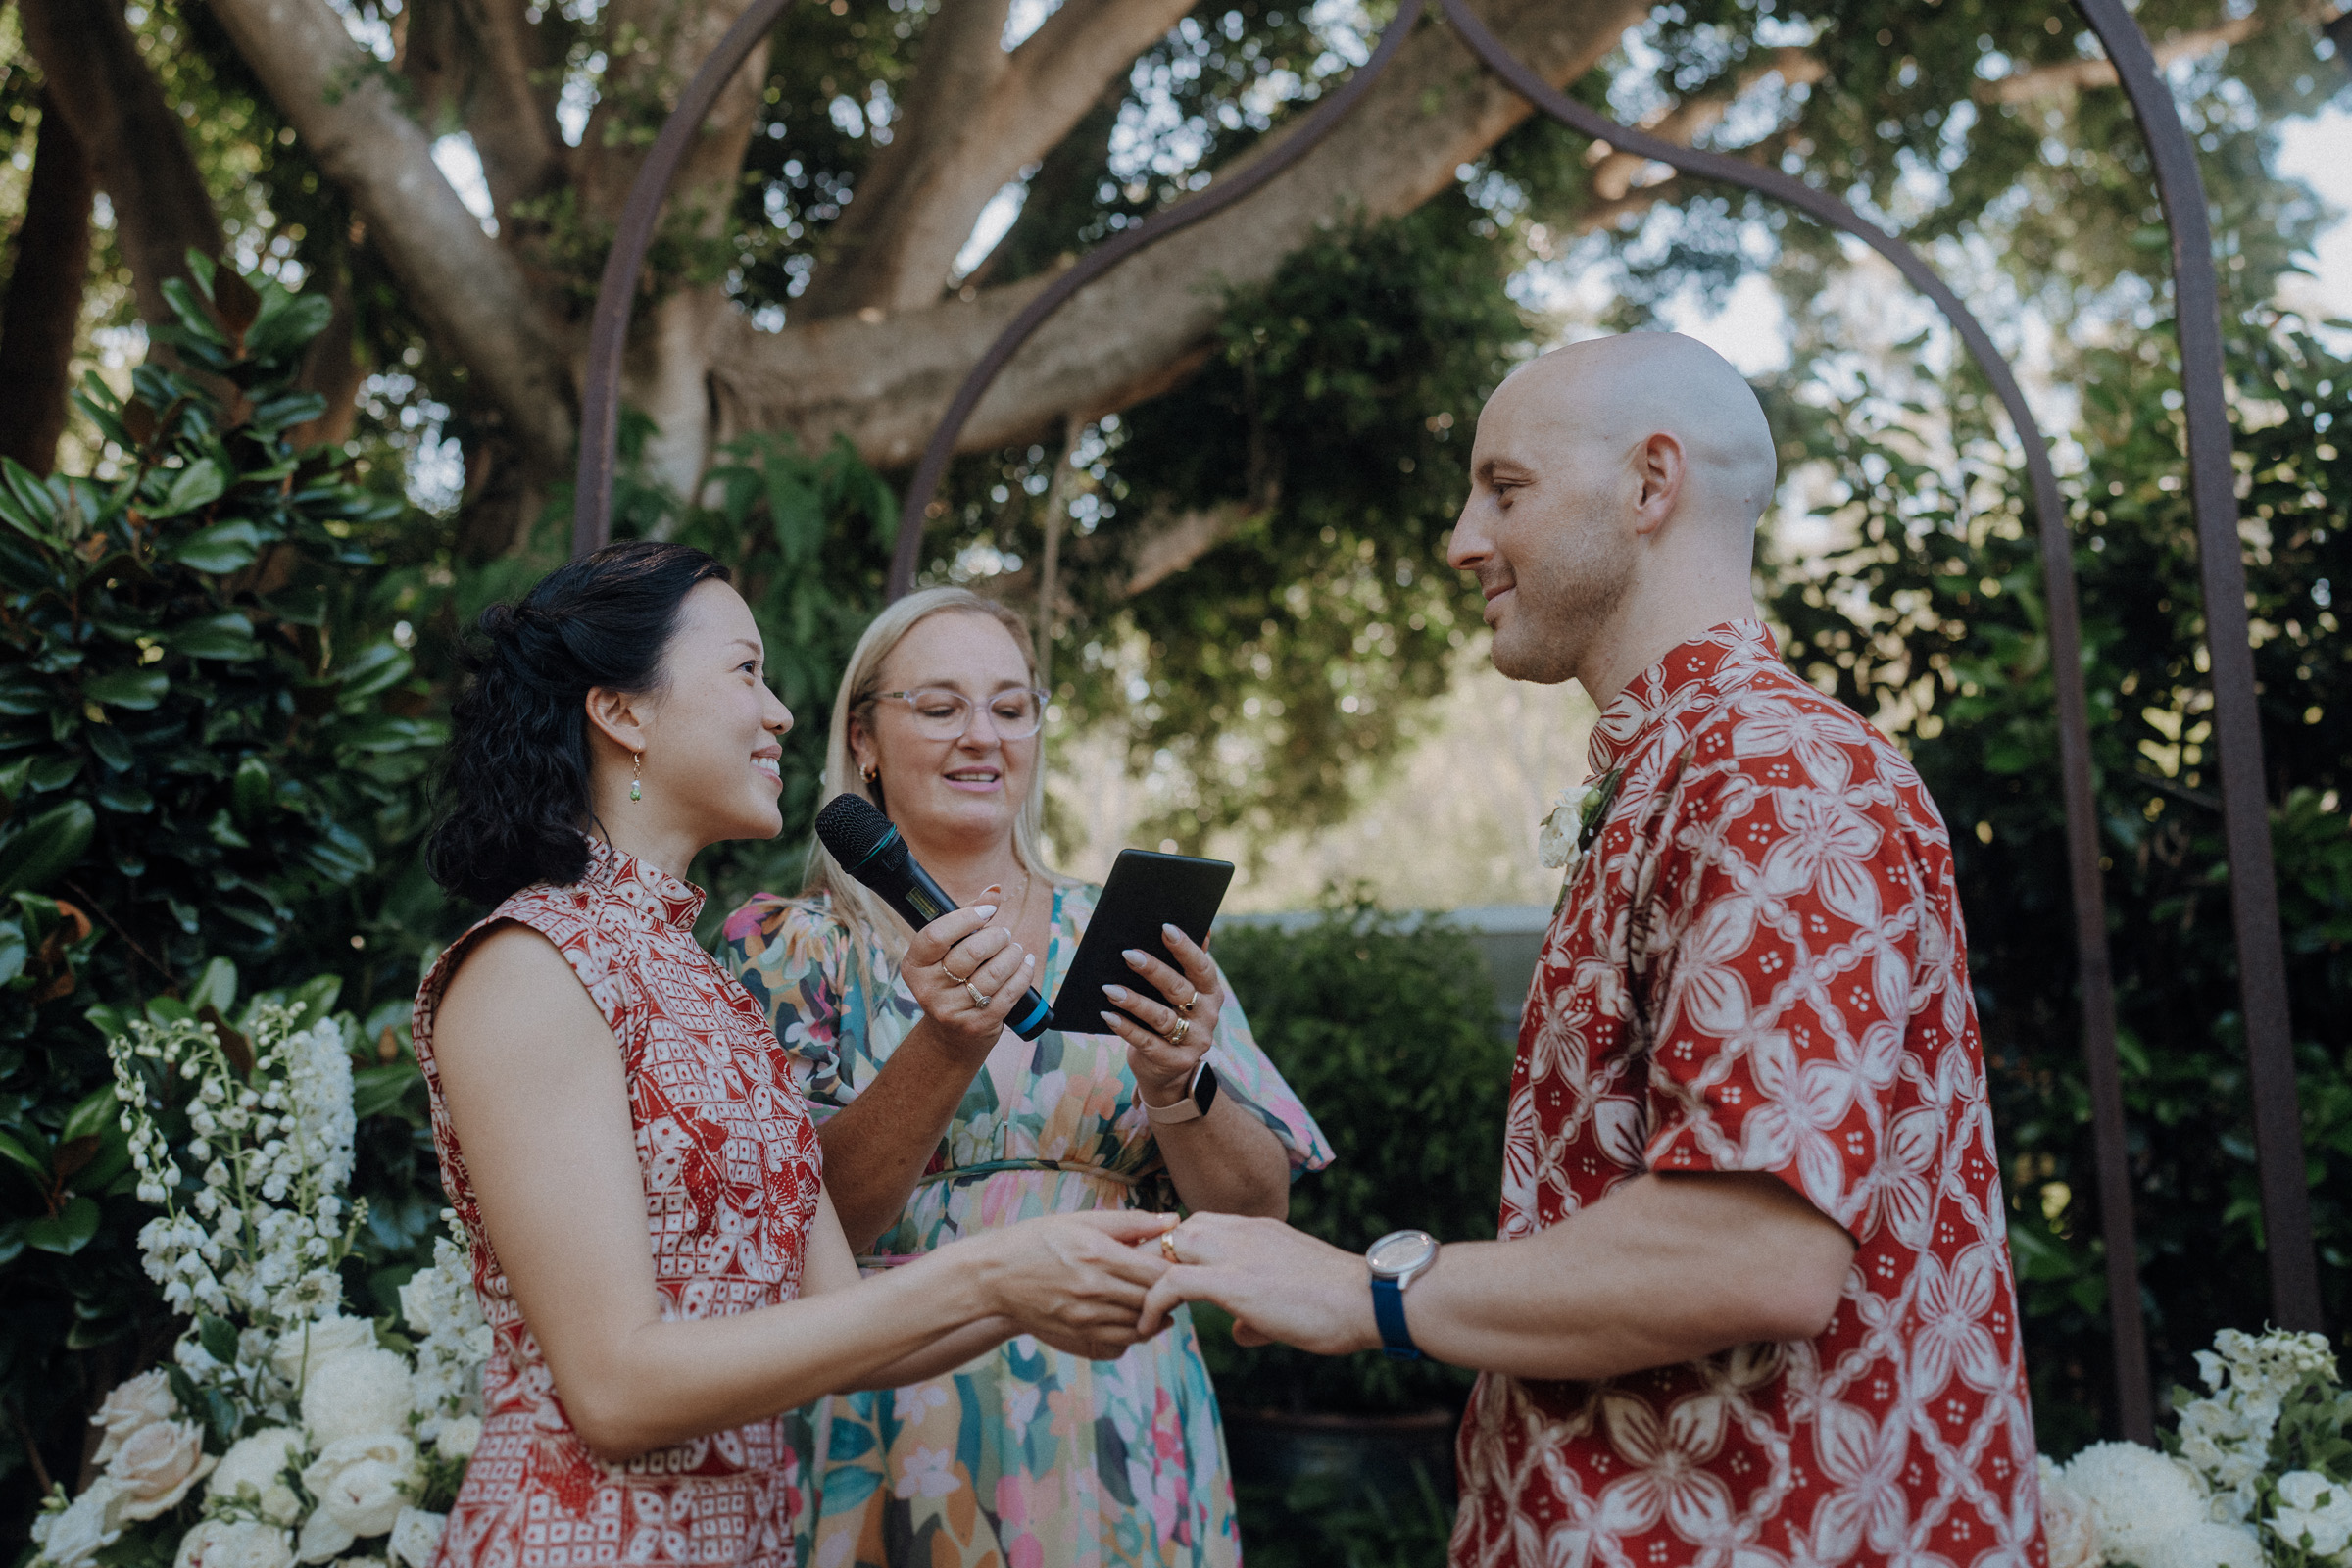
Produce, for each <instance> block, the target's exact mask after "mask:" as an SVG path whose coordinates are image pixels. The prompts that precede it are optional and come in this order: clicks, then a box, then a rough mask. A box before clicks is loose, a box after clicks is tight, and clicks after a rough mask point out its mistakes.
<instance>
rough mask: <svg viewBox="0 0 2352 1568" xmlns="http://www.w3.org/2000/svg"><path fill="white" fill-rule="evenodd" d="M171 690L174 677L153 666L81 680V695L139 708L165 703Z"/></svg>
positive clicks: (110, 703)
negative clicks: (165, 696)
mask: <svg viewBox="0 0 2352 1568" xmlns="http://www.w3.org/2000/svg"><path fill="white" fill-rule="evenodd" d="M171 689H172V677H171V676H169V675H167V674H165V673H164V672H163V671H162V670H160V669H157V668H155V667H154V666H152V665H133V666H132V667H131V668H129V669H116V670H109V671H108V672H107V673H106V674H103V675H94V676H92V677H90V678H89V679H88V680H85V681H83V682H82V683H81V695H82V696H83V697H85V698H87V699H88V700H89V701H91V702H93V703H105V704H107V705H108V706H109V707H113V708H128V709H134V710H140V711H144V710H146V709H150V708H153V707H154V706H155V705H156V704H158V703H160V702H162V701H163V700H164V694H165V693H166V692H168V691H170V690H171Z"/></svg>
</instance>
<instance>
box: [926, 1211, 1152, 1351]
mask: <svg viewBox="0 0 2352 1568" xmlns="http://www.w3.org/2000/svg"><path fill="white" fill-rule="evenodd" d="M1175 1223H1176V1216H1175V1215H1173V1214H1146V1213H1142V1212H1140V1211H1137V1210H1134V1209H1101V1210H1090V1211H1088V1212H1086V1213H1080V1214H1052V1215H1048V1216H1046V1217H1045V1218H1042V1219H1032V1220H1023V1221H1022V1222H1021V1223H1020V1224H1018V1225H1008V1226H1005V1228H1004V1229H1002V1230H991V1231H983V1232H981V1233H980V1234H978V1235H976V1236H971V1237H968V1238H966V1239H965V1240H963V1241H960V1242H956V1243H953V1244H951V1247H950V1249H943V1250H953V1249H954V1248H969V1249H971V1250H972V1251H973V1252H974V1253H977V1254H979V1255H978V1258H977V1259H976V1261H977V1262H978V1265H979V1267H980V1269H981V1271H982V1273H981V1278H982V1287H983V1289H984V1290H985V1291H986V1292H987V1293H988V1296H989V1299H990V1303H991V1307H992V1309H993V1310H994V1311H995V1312H997V1313H999V1314H1001V1315H1003V1316H1004V1317H1005V1318H1007V1319H1009V1320H1010V1321H1011V1322H1012V1323H1014V1324H1015V1325H1017V1332H1019V1333H1022V1334H1027V1335H1031V1336H1033V1337H1035V1338H1037V1339H1040V1340H1043V1341H1044V1342H1045V1343H1047V1344H1048V1345H1051V1346H1053V1347H1054V1348H1055V1349H1059V1350H1066V1351H1069V1352H1070V1353H1072V1354H1076V1355H1084V1356H1087V1357H1088V1358H1090V1359H1093V1360H1109V1359H1112V1358H1114V1357H1116V1356H1117V1355H1119V1354H1120V1352H1122V1351H1123V1350H1125V1349H1126V1348H1127V1347H1129V1346H1131V1345H1134V1344H1136V1343H1137V1342H1138V1341H1139V1340H1144V1339H1148V1338H1150V1336H1149V1335H1145V1334H1141V1333H1139V1332H1137V1325H1138V1322H1139V1320H1140V1319H1141V1318H1142V1317H1143V1311H1144V1297H1145V1295H1146V1294H1147V1293H1148V1292H1149V1291H1150V1290H1151V1288H1152V1285H1154V1284H1155V1283H1157V1281H1158V1280H1159V1277H1160V1276H1161V1275H1162V1274H1165V1273H1166V1272H1167V1271H1168V1264H1167V1261H1166V1260H1165V1259H1164V1258H1162V1257H1161V1256H1160V1253H1159V1250H1158V1247H1157V1245H1156V1244H1157V1242H1158V1240H1159V1237H1160V1236H1161V1234H1162V1233H1164V1232H1165V1231H1167V1230H1169V1229H1170V1228H1171V1227H1173V1226H1174V1225H1175Z"/></svg>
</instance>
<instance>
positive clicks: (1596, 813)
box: [1536, 767, 1625, 881]
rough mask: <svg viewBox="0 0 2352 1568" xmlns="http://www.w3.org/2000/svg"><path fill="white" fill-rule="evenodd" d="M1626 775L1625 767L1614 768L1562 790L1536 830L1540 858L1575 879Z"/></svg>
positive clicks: (1537, 852) (1537, 850)
mask: <svg viewBox="0 0 2352 1568" xmlns="http://www.w3.org/2000/svg"><path fill="white" fill-rule="evenodd" d="M1624 777H1625V769H1623V768H1621V767H1613V768H1610V769H1609V770H1608V771H1607V772H1606V773H1603V774H1601V775H1600V777H1598V778H1593V779H1587V780H1586V781H1585V782H1584V783H1582V784H1579V785H1576V786H1574V787H1573V788H1570V789H1564V790H1562V791H1560V798H1559V799H1558V800H1557V801H1555V802H1553V803H1552V808H1551V809H1550V810H1549V811H1547V812H1545V813H1544V822H1543V826H1542V827H1541V828H1540V829H1539V830H1538V831H1537V834H1536V854H1537V857H1538V858H1540V859H1541V860H1543V862H1544V864H1545V865H1546V866H1548V867H1550V868H1551V869H1553V870H1555V871H1558V870H1564V871H1566V872H1567V874H1568V877H1569V879H1570V880H1571V881H1573V880H1574V879H1575V877H1576V872H1577V868H1578V867H1579V866H1581V865H1583V864H1584V862H1585V852H1586V851H1587V850H1589V849H1591V848H1592V846H1593V840H1594V839H1596V838H1598V837H1599V836H1600V825H1601V823H1602V822H1603V821H1604V820H1606V819H1607V817H1608V814H1609V803H1610V802H1611V801H1613V800H1615V799H1616V798H1617V786H1618V784H1619V783H1620V782H1621V781H1623V779H1624Z"/></svg>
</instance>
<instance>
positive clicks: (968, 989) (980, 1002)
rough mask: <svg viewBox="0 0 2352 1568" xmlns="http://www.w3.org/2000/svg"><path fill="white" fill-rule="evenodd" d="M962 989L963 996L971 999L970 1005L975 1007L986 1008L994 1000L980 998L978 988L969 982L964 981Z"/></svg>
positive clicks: (991, 998)
mask: <svg viewBox="0 0 2352 1568" xmlns="http://www.w3.org/2000/svg"><path fill="white" fill-rule="evenodd" d="M963 989H964V992H965V994H966V995H968V996H969V997H970V998H971V999H972V1005H973V1006H975V1007H986V1006H987V1005H989V1004H990V1003H991V1002H993V1001H995V1000H996V999H995V998H994V997H984V996H982V995H981V994H980V988H979V987H978V986H976V985H974V984H972V983H971V982H970V981H969V980H966V981H965V982H964V983H963Z"/></svg>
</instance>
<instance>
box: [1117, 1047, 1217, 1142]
mask: <svg viewBox="0 0 2352 1568" xmlns="http://www.w3.org/2000/svg"><path fill="white" fill-rule="evenodd" d="M1136 1098H1137V1099H1138V1100H1143V1096H1142V1095H1141V1094H1138V1095H1137V1096H1136ZM1215 1103H1217V1069H1216V1068H1214V1067H1211V1066H1210V1065H1209V1064H1208V1058H1207V1057H1206V1056H1202V1057H1201V1065H1200V1066H1198V1067H1195V1068H1194V1069H1193V1081H1192V1083H1191V1084H1189V1085H1188V1086H1186V1089H1185V1094H1184V1098H1183V1099H1182V1100H1179V1101H1178V1102H1176V1103H1174V1104H1173V1105H1154V1104H1153V1103H1152V1102H1150V1101H1149V1100H1144V1114H1145V1115H1146V1116H1149V1117H1150V1118H1152V1120H1153V1121H1155V1122H1158V1123H1159V1124H1161V1125H1162V1126H1165V1125H1167V1124H1168V1123H1170V1122H1178V1121H1199V1120H1200V1119H1201V1117H1203V1116H1205V1115H1207V1114H1208V1107H1209V1106H1211V1105H1213V1104H1215Z"/></svg>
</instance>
